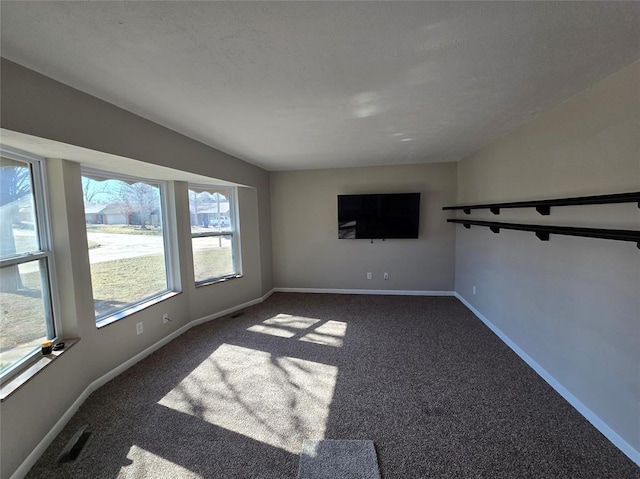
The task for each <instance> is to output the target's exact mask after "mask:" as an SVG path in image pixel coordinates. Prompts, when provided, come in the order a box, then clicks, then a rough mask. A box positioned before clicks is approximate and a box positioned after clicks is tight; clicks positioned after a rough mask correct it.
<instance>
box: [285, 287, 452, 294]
mask: <svg viewBox="0 0 640 479" xmlns="http://www.w3.org/2000/svg"><path fill="white" fill-rule="evenodd" d="M273 292H276V293H319V294H371V295H392V296H455V291H416V290H398V289H324V288H273Z"/></svg>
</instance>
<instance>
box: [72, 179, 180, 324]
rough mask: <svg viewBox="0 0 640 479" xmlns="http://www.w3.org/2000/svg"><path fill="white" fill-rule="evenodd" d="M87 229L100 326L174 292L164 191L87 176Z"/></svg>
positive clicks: (157, 185) (151, 184)
mask: <svg viewBox="0 0 640 479" xmlns="http://www.w3.org/2000/svg"><path fill="white" fill-rule="evenodd" d="M82 191H83V195H84V212H85V218H84V219H85V223H86V226H87V241H88V244H89V262H90V265H91V284H92V287H93V304H94V310H95V316H96V321H97V322H98V325H101V324H103V323H108V322H111V321H112V320H115V319H119V317H120V314H122V313H126V311H127V310H130V309H131V308H132V307H134V306H136V305H139V304H142V303H145V302H147V301H149V300H152V299H153V298H157V297H160V296H162V295H163V294H165V293H167V292H169V291H170V290H171V288H172V281H171V268H170V263H169V261H168V259H167V258H168V256H169V255H168V254H167V250H168V247H167V241H166V234H165V223H166V222H165V221H164V214H165V211H164V210H165V208H164V196H165V185H164V183H163V182H158V181H152V180H147V179H143V178H133V177H122V176H116V175H111V174H108V173H104V172H95V171H88V170H84V171H83V176H82Z"/></svg>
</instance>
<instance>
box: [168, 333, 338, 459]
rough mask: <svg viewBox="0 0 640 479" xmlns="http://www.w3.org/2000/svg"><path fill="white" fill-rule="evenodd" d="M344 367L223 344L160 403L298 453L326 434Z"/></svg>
mask: <svg viewBox="0 0 640 479" xmlns="http://www.w3.org/2000/svg"><path fill="white" fill-rule="evenodd" d="M337 374H338V368H337V367H335V366H330V365H326V364H321V363H317V362H313V361H306V360H303V359H298V358H289V357H274V356H272V355H271V354H269V353H267V352H264V351H257V350H253V349H248V348H243V347H240V346H234V345H230V344H223V345H221V346H220V347H219V348H218V349H217V350H216V351H215V352H214V353H213V354H212V355H211V356H209V358H207V359H206V360H205V361H204V362H203V363H202V364H200V365H199V366H198V367H197V368H196V369H194V370H193V371H192V372H191V373H190V374H189V376H187V377H186V378H185V379H183V380H182V381H181V382H180V383H179V384H178V385H177V386H176V387H175V388H174V389H172V390H171V391H170V392H169V393H168V394H166V395H165V396H164V397H163V398H162V399H161V400H160V401H159V404H161V405H163V406H166V407H168V408H171V409H174V410H176V411H179V412H183V413H186V414H190V415H192V416H195V417H198V418H200V419H202V420H204V421H207V422H209V423H211V424H214V425H216V426H219V427H222V428H224V429H227V430H229V431H233V432H236V433H238V434H242V435H244V436H246V437H250V438H252V439H255V440H256V441H260V442H262V443H265V444H269V445H271V446H274V447H278V448H281V449H283V450H285V451H288V452H291V453H294V454H297V453H299V452H300V447H301V444H302V442H303V440H304V439H307V438H312V439H323V438H324V433H325V428H326V423H327V419H328V417H329V407H330V405H331V401H332V399H333V393H334V389H335V385H336V378H337Z"/></svg>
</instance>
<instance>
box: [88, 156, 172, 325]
mask: <svg viewBox="0 0 640 479" xmlns="http://www.w3.org/2000/svg"><path fill="white" fill-rule="evenodd" d="M80 176H81V178H84V177H85V176H86V177H88V178H90V179H93V178H95V177H98V178H100V179H102V180H120V181H124V182H126V183H129V184H134V183H146V184H153V185H156V184H157V185H158V189H159V194H160V209H161V210H162V211H161V214H160V218H161V219H162V242H163V247H164V266H165V277H166V280H167V287H166V288H165V289H163V290H162V291H158V292H156V293H154V294H151V295H149V296H145V297H143V298H140V299H139V300H137V301H133V302H130V303H127V304H125V305H123V306H121V307H120V308H118V309H114V310H111V311H109V312H107V313H104V314H101V315H98V316H95V324H96V327H97V328H98V329H100V328H102V327H104V326H107V325H109V324H111V323H114V322H116V321H119V320H121V319H124V318H126V317H128V316H130V315H132V314H134V313H137V312H138V311H141V310H143V309H145V308H147V307H149V306H152V305H154V304H157V303H160V302H162V301H164V300H166V299H168V298H170V297H173V296H175V295H176V294H178V293H180V281H179V278H177V277H176V274H177V272H179V270H180V268H179V265H178V264H176V261H177V260H176V259H175V258H176V254H175V251H176V250H177V248H176V245H175V241H174V239H173V234H172V230H171V228H174V226H173V225H174V223H175V222H174V221H172V218H171V215H172V213H170V211H169V209H170V207H171V206H170V205H171V202H170V201H169V194H170V188H169V182H168V181H166V180H159V179H155V178H144V177H140V176H134V175H127V174H122V173H114V172H111V171H106V170H99V169H96V168H91V167H85V166H82V167H81V169H80ZM82 200H83V202H84V198H83V199H82ZM85 232H87V233H88V231H87V230H86V226H85ZM87 256H89V249H88V248H87ZM89 269H90V271H91V261H90V260H89ZM90 274H91V272H90ZM91 300H92V302H94V301H95V296H94V293H93V282H92V284H91Z"/></svg>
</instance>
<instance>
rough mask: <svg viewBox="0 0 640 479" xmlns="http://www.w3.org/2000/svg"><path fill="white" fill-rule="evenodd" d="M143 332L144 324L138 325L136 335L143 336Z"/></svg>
mask: <svg viewBox="0 0 640 479" xmlns="http://www.w3.org/2000/svg"><path fill="white" fill-rule="evenodd" d="M142 331H143V327H142V322H140V323H136V334H142Z"/></svg>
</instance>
